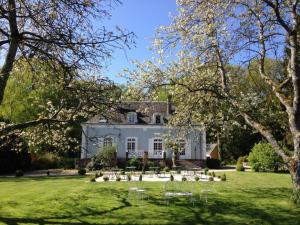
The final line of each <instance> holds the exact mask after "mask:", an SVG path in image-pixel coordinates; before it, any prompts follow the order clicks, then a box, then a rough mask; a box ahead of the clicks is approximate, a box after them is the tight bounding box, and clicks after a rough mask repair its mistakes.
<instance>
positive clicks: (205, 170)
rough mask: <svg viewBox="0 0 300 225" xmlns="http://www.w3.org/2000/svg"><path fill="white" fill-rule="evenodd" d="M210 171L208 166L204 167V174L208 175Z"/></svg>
mask: <svg viewBox="0 0 300 225" xmlns="http://www.w3.org/2000/svg"><path fill="white" fill-rule="evenodd" d="M208 171H209V169H208V168H207V167H206V168H205V169H204V174H205V175H207V173H208Z"/></svg>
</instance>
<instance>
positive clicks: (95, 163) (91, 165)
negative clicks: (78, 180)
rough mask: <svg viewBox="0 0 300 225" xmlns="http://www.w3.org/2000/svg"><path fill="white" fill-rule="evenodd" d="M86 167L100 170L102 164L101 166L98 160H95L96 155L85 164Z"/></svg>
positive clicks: (91, 169)
mask: <svg viewBox="0 0 300 225" xmlns="http://www.w3.org/2000/svg"><path fill="white" fill-rule="evenodd" d="M86 168H87V169H88V170H89V171H93V170H101V169H102V166H101V164H100V162H99V160H97V159H96V157H93V158H92V159H91V161H90V162H89V163H88V164H87V165H86Z"/></svg>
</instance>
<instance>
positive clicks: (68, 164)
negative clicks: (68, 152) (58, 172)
mask: <svg viewBox="0 0 300 225" xmlns="http://www.w3.org/2000/svg"><path fill="white" fill-rule="evenodd" d="M60 166H62V167H63V168H64V169H65V170H66V169H75V159H74V158H67V157H63V158H61V165H60Z"/></svg>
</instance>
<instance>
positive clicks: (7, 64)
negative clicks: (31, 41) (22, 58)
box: [0, 0, 21, 104]
mask: <svg viewBox="0 0 300 225" xmlns="http://www.w3.org/2000/svg"><path fill="white" fill-rule="evenodd" d="M8 8H9V13H8V20H9V27H10V31H11V35H10V42H9V47H8V51H7V55H6V57H5V61H4V64H3V67H2V69H1V71H0V104H1V103H2V101H3V97H4V91H5V87H6V83H7V80H8V78H9V75H10V72H11V70H12V68H13V64H14V61H15V58H16V54H17V51H18V46H19V42H20V39H21V37H20V34H19V31H18V26H17V15H16V3H15V1H14V0H9V1H8Z"/></svg>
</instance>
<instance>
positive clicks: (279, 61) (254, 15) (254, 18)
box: [130, 0, 300, 193]
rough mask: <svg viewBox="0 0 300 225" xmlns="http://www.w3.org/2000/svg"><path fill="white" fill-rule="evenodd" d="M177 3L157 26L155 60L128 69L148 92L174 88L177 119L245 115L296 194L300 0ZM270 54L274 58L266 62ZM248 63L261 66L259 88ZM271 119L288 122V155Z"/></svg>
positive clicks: (299, 182) (299, 184)
mask: <svg viewBox="0 0 300 225" xmlns="http://www.w3.org/2000/svg"><path fill="white" fill-rule="evenodd" d="M177 4H178V11H179V13H178V15H176V16H174V17H173V21H172V24H171V25H170V26H166V27H161V29H160V32H159V33H158V34H157V39H156V40H155V42H154V44H155V47H156V48H157V50H158V53H159V54H160V56H161V57H162V58H161V60H160V61H159V63H160V65H155V64H154V63H151V62H147V63H145V64H142V65H141V64H139V65H138V70H137V71H133V72H130V74H131V75H133V76H135V77H138V78H141V79H140V80H139V81H141V82H142V84H143V85H144V87H146V88H148V89H151V87H155V86H156V87H157V86H158V85H172V86H173V89H172V90H173V92H174V94H175V98H177V99H178V100H177V102H178V103H179V105H178V106H179V107H178V110H177V112H178V113H177V116H176V117H177V123H179V124H180V123H182V121H187V122H189V121H192V120H198V121H201V120H203V121H205V122H206V121H207V122H212V123H214V124H216V123H217V124H220V127H222V124H224V121H226V119H227V118H232V119H234V118H237V117H236V116H240V117H242V118H243V119H244V120H245V122H246V123H248V124H249V126H251V127H252V128H253V129H255V130H257V131H258V132H259V133H260V134H261V135H262V136H263V137H264V138H265V139H266V140H267V141H268V142H269V143H270V144H271V145H272V147H273V148H274V149H275V151H276V152H277V154H278V155H279V156H281V157H282V159H283V161H284V162H285V163H286V164H287V166H288V168H289V171H290V173H291V175H292V180H293V184H294V190H295V193H296V192H298V193H299V192H300V63H299V62H300V49H299V48H300V25H299V24H300V6H299V4H300V2H299V1H298V0H287V1H285V0H284V1H283V0H255V1H252V0H251V1H250V0H209V1H208V0H197V1H195V0H178V1H177ZM169 50H173V51H171V53H174V51H177V53H178V54H177V55H178V60H177V62H172V63H169V64H164V60H163V59H164V56H165V55H166V54H168V53H169ZM268 59H272V61H273V62H276V63H274V64H272V63H271V64H268ZM253 63H257V66H258V74H259V80H257V81H259V82H258V83H257V85H256V87H255V86H253V85H251V83H250V82H249V80H248V81H247V79H245V77H247V76H248V77H249V78H251V69H250V67H251V65H253ZM139 74H140V75H141V76H139ZM149 74H150V75H149ZM145 84H146V86H145ZM249 84H250V85H249ZM252 84H253V82H252ZM261 85H263V86H264V87H263V88H259V87H260V86H261ZM269 96H272V97H271V98H270V97H269ZM272 107H274V109H276V113H275V114H274V113H273V110H272ZM277 110H278V111H277ZM278 112H280V113H278ZM276 115H280V117H276ZM272 120H273V121H276V120H281V121H282V122H283V123H284V122H286V123H285V126H286V127H288V129H289V132H290V134H291V137H292V140H293V145H292V146H293V153H292V154H291V155H288V154H286V153H285V152H284V151H283V146H282V145H281V143H280V140H279V138H277V136H276V135H275V134H274V132H273V129H272V126H270V125H272V123H270V121H272Z"/></svg>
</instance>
